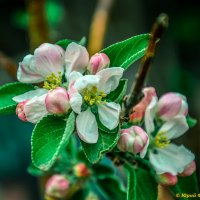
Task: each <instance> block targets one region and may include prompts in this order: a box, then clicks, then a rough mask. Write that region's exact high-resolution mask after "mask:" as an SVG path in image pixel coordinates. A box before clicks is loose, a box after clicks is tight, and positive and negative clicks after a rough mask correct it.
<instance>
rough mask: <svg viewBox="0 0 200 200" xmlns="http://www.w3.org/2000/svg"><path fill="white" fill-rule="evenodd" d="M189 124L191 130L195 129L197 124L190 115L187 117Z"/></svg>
mask: <svg viewBox="0 0 200 200" xmlns="http://www.w3.org/2000/svg"><path fill="white" fill-rule="evenodd" d="M186 120H187V124H188V126H189V127H190V128H192V127H194V126H195V125H196V124H197V120H196V119H194V118H192V117H190V116H189V115H188V116H187V117H186Z"/></svg>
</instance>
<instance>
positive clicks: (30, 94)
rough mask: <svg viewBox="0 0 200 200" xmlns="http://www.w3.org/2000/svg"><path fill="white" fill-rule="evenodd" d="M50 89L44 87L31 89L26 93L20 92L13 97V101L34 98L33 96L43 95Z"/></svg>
mask: <svg viewBox="0 0 200 200" xmlns="http://www.w3.org/2000/svg"><path fill="white" fill-rule="evenodd" d="M47 92H48V90H46V89H43V88H38V89H36V90H31V91H29V92H26V93H24V94H20V95H18V96H15V97H13V98H12V100H13V101H15V102H17V103H19V102H22V101H25V100H28V99H32V98H33V97H35V96H37V97H39V96H42V95H43V94H46V93H47Z"/></svg>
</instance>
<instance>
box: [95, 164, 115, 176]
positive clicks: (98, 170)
mask: <svg viewBox="0 0 200 200" xmlns="http://www.w3.org/2000/svg"><path fill="white" fill-rule="evenodd" d="M92 171H93V173H94V176H95V177H96V178H99V179H104V178H108V177H113V175H114V171H113V169H112V168H111V167H109V166H106V165H101V164H97V165H93V166H92Z"/></svg>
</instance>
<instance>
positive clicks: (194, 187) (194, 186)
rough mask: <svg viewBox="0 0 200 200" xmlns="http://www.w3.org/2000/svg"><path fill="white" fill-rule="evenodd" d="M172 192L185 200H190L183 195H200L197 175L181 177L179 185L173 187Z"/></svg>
mask: <svg viewBox="0 0 200 200" xmlns="http://www.w3.org/2000/svg"><path fill="white" fill-rule="evenodd" d="M170 191H171V192H172V194H173V195H174V196H177V195H180V196H179V197H180V198H181V199H183V200H186V199H190V198H188V197H186V196H184V195H183V194H194V193H196V194H198V193H199V187H198V182H197V176H196V173H193V174H192V175H191V176H187V177H179V178H178V183H177V184H176V185H175V186H171V187H170ZM182 195H183V196H182Z"/></svg>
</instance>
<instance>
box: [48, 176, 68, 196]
mask: <svg viewBox="0 0 200 200" xmlns="http://www.w3.org/2000/svg"><path fill="white" fill-rule="evenodd" d="M68 188H69V180H68V179H66V178H65V177H64V176H63V175H60V174H56V175H53V176H52V177H51V178H50V179H49V180H48V181H47V183H46V188H45V192H46V195H47V196H50V197H54V198H63V197H65V196H66V194H67V191H68Z"/></svg>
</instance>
